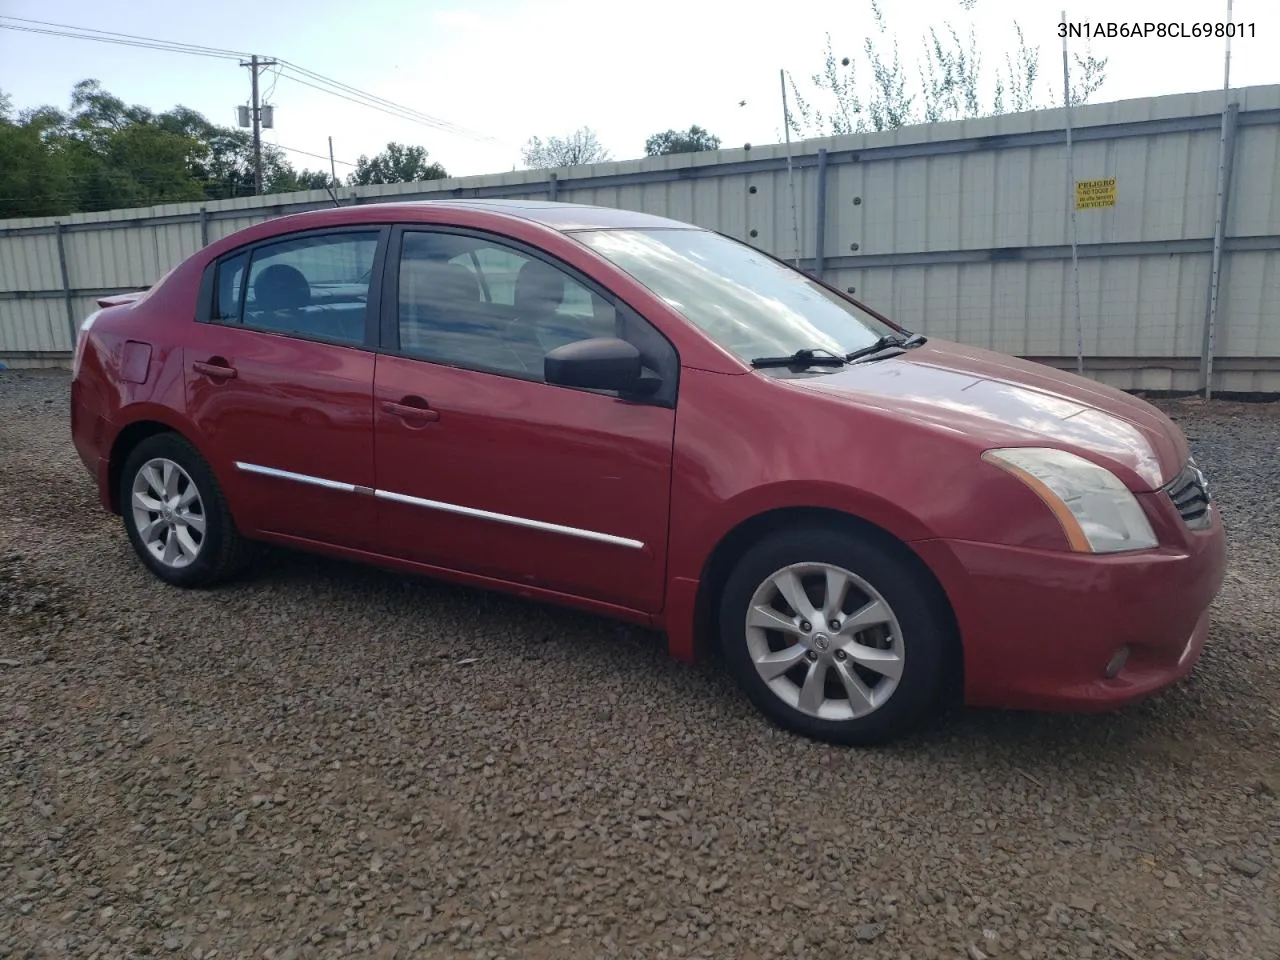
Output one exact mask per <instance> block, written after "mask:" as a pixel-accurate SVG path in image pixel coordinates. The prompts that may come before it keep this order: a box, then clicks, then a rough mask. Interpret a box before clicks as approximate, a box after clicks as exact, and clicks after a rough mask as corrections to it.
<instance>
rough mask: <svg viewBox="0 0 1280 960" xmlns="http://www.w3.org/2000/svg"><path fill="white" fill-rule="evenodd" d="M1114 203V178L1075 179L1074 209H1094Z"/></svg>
mask: <svg viewBox="0 0 1280 960" xmlns="http://www.w3.org/2000/svg"><path fill="white" fill-rule="evenodd" d="M1115 205H1116V178H1115V177H1111V178H1110V179H1109V180H1077V181H1076V209H1077V210H1096V209H1098V208H1099V207H1114V206H1115Z"/></svg>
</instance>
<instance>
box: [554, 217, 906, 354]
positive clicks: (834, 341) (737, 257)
mask: <svg viewBox="0 0 1280 960" xmlns="http://www.w3.org/2000/svg"><path fill="white" fill-rule="evenodd" d="M574 236H575V237H577V239H579V240H581V241H582V242H583V243H585V244H586V245H587V246H588V247H590V248H591V249H592V250H594V251H596V252H597V253H599V254H600V255H601V256H603V257H605V258H607V259H608V260H611V261H612V262H613V263H615V264H616V265H617V266H619V267H620V268H621V269H623V270H625V271H626V272H627V273H629V274H630V275H631V276H633V277H634V278H635V279H636V280H638V281H640V283H642V284H644V285H645V286H646V287H648V288H649V289H650V290H652V291H653V292H654V293H655V294H657V295H658V296H659V297H661V298H662V299H663V300H665V301H666V302H667V303H669V304H670V305H671V306H672V307H674V308H675V309H676V310H678V311H679V312H680V313H681V314H683V315H684V316H685V317H686V318H687V319H688V320H689V321H690V322H691V323H693V324H694V325H695V326H697V327H698V328H699V329H700V330H702V331H703V333H705V334H706V335H707V336H709V337H711V339H713V340H715V341H716V342H717V343H718V344H720V345H721V346H722V347H725V348H726V349H728V350H730V351H732V352H733V353H735V354H737V356H739V357H740V358H742V359H743V360H745V361H748V362H750V361H751V360H755V359H757V358H760V357H778V356H790V355H791V354H793V353H795V352H796V351H797V350H806V349H807V350H816V351H822V350H825V351H829V352H831V353H834V354H837V355H839V356H844V355H845V354H847V353H850V352H852V351H854V350H858V349H860V348H862V347H867V346H869V345H871V344H873V343H875V342H876V340H878V339H879V338H880V337H882V336H885V335H886V334H892V333H895V331H894V330H893V328H892V327H889V326H888V325H887V324H884V323H882V322H880V321H879V320H877V319H875V318H874V317H872V316H871V315H870V314H867V313H864V312H863V311H861V310H859V309H858V308H857V307H855V306H854V305H853V304H852V303H850V302H849V301H847V300H844V299H843V298H841V297H839V296H838V295H837V294H835V293H833V292H831V291H830V290H827V289H826V288H825V287H823V286H822V285H821V284H819V283H816V282H814V281H813V280H811V279H810V278H809V277H807V276H805V275H804V274H803V273H801V272H799V271H798V270H794V269H792V268H791V267H790V266H788V265H786V264H783V263H779V262H778V261H777V260H773V259H771V258H769V257H767V256H765V255H764V254H762V253H761V252H760V251H758V250H756V249H754V248H752V247H749V246H747V245H746V244H744V243H739V242H738V241H736V240H730V239H729V238H728V237H723V236H720V235H719V234H716V233H711V232H709V231H706V230H675V229H657V230H584V231H581V232H578V233H575V234H574Z"/></svg>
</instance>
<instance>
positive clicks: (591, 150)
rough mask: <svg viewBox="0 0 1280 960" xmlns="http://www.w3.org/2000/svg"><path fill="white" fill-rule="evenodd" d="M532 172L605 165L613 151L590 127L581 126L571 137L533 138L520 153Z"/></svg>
mask: <svg viewBox="0 0 1280 960" xmlns="http://www.w3.org/2000/svg"><path fill="white" fill-rule="evenodd" d="M520 154H521V156H522V157H523V158H524V165H525V166H526V167H528V168H529V169H530V170H545V169H548V168H551V167H572V166H576V165H578V164H581V163H603V162H605V161H606V160H608V159H609V151H608V150H606V149H605V148H604V146H603V145H602V144H601V143H600V139H599V137H597V136H596V132H595V131H594V130H592V129H591V128H590V127H580V128H578V129H577V130H575V131H574V132H573V133H571V134H569V135H568V136H567V137H548V138H547V139H546V140H545V141H543V140H542V139H541V138H540V137H530V138H529V140H528V142H527V143H525V145H524V147H523V148H521V151H520Z"/></svg>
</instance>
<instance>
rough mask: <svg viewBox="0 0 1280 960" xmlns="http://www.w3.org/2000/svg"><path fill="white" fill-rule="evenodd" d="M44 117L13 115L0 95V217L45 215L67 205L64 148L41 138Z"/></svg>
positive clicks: (69, 201) (45, 125)
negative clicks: (61, 148) (59, 147)
mask: <svg viewBox="0 0 1280 960" xmlns="http://www.w3.org/2000/svg"><path fill="white" fill-rule="evenodd" d="M48 119H49V118H48V117H47V116H42V115H41V114H40V113H39V112H31V113H29V114H27V115H26V116H23V117H18V118H14V117H13V112H12V101H11V100H10V99H9V98H8V97H6V96H5V95H4V94H0V218H7V217H46V216H53V215H56V214H59V213H63V212H65V211H66V210H68V209H69V208H70V205H71V204H72V202H73V198H72V197H71V196H70V190H71V183H72V180H71V176H70V168H69V165H68V163H67V157H66V154H65V152H64V151H62V150H60V149H58V147H57V146H56V145H55V144H53V143H51V142H50V141H49V140H48V139H46V137H45V132H46V130H47V129H48Z"/></svg>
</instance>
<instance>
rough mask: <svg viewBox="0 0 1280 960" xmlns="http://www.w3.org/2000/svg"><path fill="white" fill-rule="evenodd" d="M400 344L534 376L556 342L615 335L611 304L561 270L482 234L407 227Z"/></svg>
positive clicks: (413, 351)
mask: <svg viewBox="0 0 1280 960" xmlns="http://www.w3.org/2000/svg"><path fill="white" fill-rule="evenodd" d="M397 299H398V310H399V314H398V321H399V333H400V350H401V352H403V353H407V354H409V355H411V356H414V357H420V358H422V359H424V360H434V361H437V362H439V363H447V364H450V365H453V366H460V367H470V368H474V369H479V370H487V371H491V372H495V373H506V374H511V375H514V376H518V377H521V378H524V379H533V380H541V379H542V377H543V366H544V365H543V361H544V358H545V357H546V355H547V353H548V352H549V351H551V350H554V349H555V348H556V347H559V346H562V345H564V344H566V343H573V342H575V341H578V340H585V339H588V338H591V337H614V336H618V335H619V329H620V324H619V318H618V316H617V313H616V310H615V307H614V306H613V304H612V303H610V302H609V301H608V300H606V299H605V298H603V297H601V296H600V295H599V294H597V293H595V292H594V291H592V290H591V289H589V288H588V287H587V286H586V285H585V284H583V283H582V282H581V281H579V280H578V279H576V278H575V277H573V276H571V275H570V274H569V273H567V272H566V271H564V270H562V269H561V268H559V267H557V266H554V265H552V264H550V263H548V262H547V261H545V260H542V259H539V258H537V257H534V256H532V255H529V254H525V253H522V252H521V251H519V250H516V249H513V248H511V247H507V246H505V245H502V244H498V243H495V242H493V241H491V240H488V239H486V238H482V237H474V236H469V235H463V234H451V233H432V232H427V231H410V232H406V233H405V234H404V243H403V248H402V250H401V254H400V273H399V291H398V297H397Z"/></svg>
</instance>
